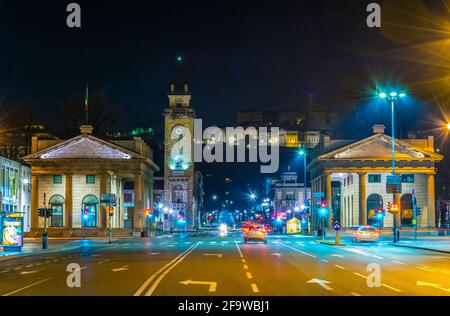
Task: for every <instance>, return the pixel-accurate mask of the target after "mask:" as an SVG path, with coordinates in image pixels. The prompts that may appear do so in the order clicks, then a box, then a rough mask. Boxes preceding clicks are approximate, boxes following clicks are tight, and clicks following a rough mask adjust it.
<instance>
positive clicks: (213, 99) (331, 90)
mask: <svg viewBox="0 0 450 316" xmlns="http://www.w3.org/2000/svg"><path fill="white" fill-rule="evenodd" d="M70 2H77V3H79V4H80V5H81V8H82V27H81V29H69V28H67V26H66V24H65V21H66V17H67V14H68V13H66V6H67V4H68V3H70ZM370 2H375V1H355V0H339V1H337V0H328V1H325V0H314V1H301V0H295V1H285V0H278V1H263V0H259V1H258V0H253V1H245V0H244V1H242V0H240V1H232V0H222V1H218V0H191V1H181V0H172V1H156V0H152V1H137V0H128V1H113V0H107V1H103V0H89V1H65V0H33V1H31V0H30V1H17V0H0V47H1V58H0V97H1V99H0V101H1V103H2V104H3V105H5V104H10V103H14V102H22V101H28V100H31V101H33V102H35V103H36V104H37V105H38V106H39V107H40V108H41V109H42V111H43V113H45V114H46V115H47V118H48V119H51V120H55V121H56V120H57V119H58V118H57V116H56V114H55V113H57V112H58V111H57V110H58V108H59V107H60V106H61V104H62V103H63V102H64V101H65V100H67V99H68V98H69V97H71V96H73V95H76V94H82V93H84V90H85V87H86V83H87V82H89V88H90V90H91V91H101V92H103V93H104V94H105V95H107V96H108V98H109V99H110V100H112V102H114V103H115V104H117V105H118V106H120V107H121V108H122V110H123V112H124V114H125V119H126V121H127V122H128V125H129V126H130V127H136V126H139V125H140V126H148V125H150V124H154V123H153V122H160V123H162V114H161V113H162V111H163V108H164V107H165V106H166V105H167V96H166V94H167V89H168V83H169V81H170V80H171V78H172V77H173V74H174V61H175V58H176V56H178V55H182V56H183V57H184V63H185V72H186V77H187V78H188V80H189V82H190V85H191V92H192V95H193V99H192V104H193V106H194V107H195V109H196V111H197V114H198V115H197V116H200V117H202V118H203V119H204V120H205V121H206V122H205V123H204V126H205V125H206V124H208V125H212V124H217V125H225V124H232V125H233V124H235V122H236V117H237V112H238V111H240V110H246V109H262V110H285V109H290V110H300V111H302V110H306V108H307V98H308V93H310V92H315V93H319V95H320V100H321V103H322V104H323V106H324V108H325V110H342V111H347V113H349V112H348V111H349V110H350V109H356V111H353V112H350V114H349V115H350V116H352V115H356V117H357V119H359V120H360V121H361V120H362V121H364V120H365V118H366V117H371V119H372V120H378V121H379V120H381V122H377V123H384V124H386V125H389V121H384V120H386V118H385V116H384V114H385V110H383V108H378V109H377V110H373V109H374V107H372V103H373V100H372V99H373V97H372V96H373V94H374V89H375V88H376V86H377V84H379V85H384V84H385V83H390V84H394V83H395V84H398V85H400V86H402V87H406V88H407V89H409V91H410V95H411V97H410V102H409V104H410V105H411V108H409V110H408V111H404V112H401V113H399V120H400V124H402V125H403V126H404V127H405V128H406V129H413V128H414V127H415V126H416V125H417V124H418V123H429V122H430V120H431V118H429V117H428V116H426V115H421V114H419V113H427V114H428V113H434V116H433V117H437V118H438V119H442V118H443V117H442V116H443V113H441V112H442V111H443V112H445V107H446V108H447V109H448V99H449V94H450V93H449V91H450V80H449V68H450V54H449V53H448V52H449V51H450V50H449V48H450V45H449V34H450V26H449V23H448V21H449V8H448V7H446V6H445V1H441V0H435V1H419V0H390V1H388V0H385V1H377V2H378V3H382V4H383V27H382V28H381V29H369V28H368V27H367V26H366V23H365V21H366V17H367V13H366V6H367V4H368V3H370ZM425 3H426V4H425ZM371 98H372V99H371ZM80 106H83V105H82V104H80ZM439 107H441V111H439ZM442 108H443V109H442ZM380 112H381V114H380ZM358 115H359V116H358ZM358 117H359V118H358ZM149 122H152V123H149ZM367 122H368V123H367V124H369V123H371V121H370V120H368V121H367ZM363 125H364V123H363ZM349 126H356V125H354V124H352V123H351V122H349ZM366 127H367V128H364V129H363V130H364V132H363V134H361V135H357V136H360V137H362V136H365V134H366V133H370V127H369V126H366ZM410 127H411V128H410ZM429 128H430V129H431V128H432V127H429ZM352 136H353V135H352ZM242 182H243V184H244V183H245V181H242Z"/></svg>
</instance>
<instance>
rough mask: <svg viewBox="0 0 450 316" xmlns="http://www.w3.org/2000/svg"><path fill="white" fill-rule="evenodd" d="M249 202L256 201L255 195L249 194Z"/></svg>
mask: <svg viewBox="0 0 450 316" xmlns="http://www.w3.org/2000/svg"><path fill="white" fill-rule="evenodd" d="M250 200H252V201H254V200H256V194H255V193H252V194H250Z"/></svg>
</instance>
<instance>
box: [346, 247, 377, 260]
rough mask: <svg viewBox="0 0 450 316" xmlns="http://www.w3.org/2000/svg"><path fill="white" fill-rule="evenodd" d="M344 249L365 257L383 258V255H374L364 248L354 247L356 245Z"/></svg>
mask: <svg viewBox="0 0 450 316" xmlns="http://www.w3.org/2000/svg"><path fill="white" fill-rule="evenodd" d="M344 250H346V251H348V252H353V253H356V254H358V255H363V256H366V257H371V258H376V259H380V260H384V258H383V257H380V256H377V255H374V254H373V253H370V252H368V251H365V250H363V249H360V248H356V247H354V248H344Z"/></svg>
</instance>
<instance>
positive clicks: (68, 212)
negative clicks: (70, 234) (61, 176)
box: [64, 174, 73, 228]
mask: <svg viewBox="0 0 450 316" xmlns="http://www.w3.org/2000/svg"><path fill="white" fill-rule="evenodd" d="M65 201H66V204H65V206H64V211H65V213H64V228H72V207H73V205H72V201H73V200H72V175H71V174H67V175H66V194H65Z"/></svg>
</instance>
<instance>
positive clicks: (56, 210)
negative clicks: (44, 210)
mask: <svg viewBox="0 0 450 316" xmlns="http://www.w3.org/2000/svg"><path fill="white" fill-rule="evenodd" d="M48 204H49V206H50V208H51V209H52V217H51V218H50V226H51V227H63V226H64V198H63V197H62V196H61V195H53V196H52V197H51V198H50V200H49V202H48Z"/></svg>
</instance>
